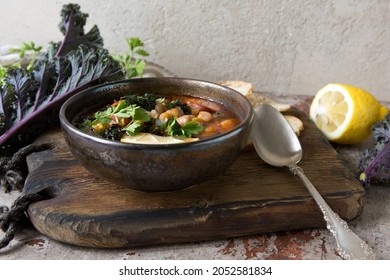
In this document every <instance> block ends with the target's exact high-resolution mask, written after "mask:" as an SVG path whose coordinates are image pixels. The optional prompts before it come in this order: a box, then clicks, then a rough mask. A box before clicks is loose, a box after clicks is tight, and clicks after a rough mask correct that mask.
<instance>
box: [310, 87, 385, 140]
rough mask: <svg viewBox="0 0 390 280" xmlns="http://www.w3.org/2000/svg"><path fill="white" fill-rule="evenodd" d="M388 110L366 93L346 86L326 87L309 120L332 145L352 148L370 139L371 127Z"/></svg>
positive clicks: (311, 110)
mask: <svg viewBox="0 0 390 280" xmlns="http://www.w3.org/2000/svg"><path fill="white" fill-rule="evenodd" d="M387 113H388V109H387V108H386V107H385V106H383V105H381V104H380V103H379V102H378V101H377V100H376V99H375V97H374V96H373V95H371V94H370V93H369V92H367V91H365V90H363V89H360V88H357V87H354V86H351V85H346V84H328V85H326V86H325V87H323V88H322V89H320V90H319V91H318V92H317V94H316V96H315V97H314V99H313V102H312V104H311V106H310V119H311V120H312V121H313V122H314V123H315V124H316V126H317V127H318V128H319V129H320V130H321V131H322V132H323V133H324V134H325V136H326V137H327V138H328V139H329V140H330V141H332V142H335V143H339V144H355V143H359V142H361V141H363V140H365V139H367V138H368V137H369V136H370V135H371V127H372V125H373V124H375V123H376V122H378V121H380V120H382V119H383V118H384V117H385V116H386V114H387Z"/></svg>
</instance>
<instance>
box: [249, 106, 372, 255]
mask: <svg viewBox="0 0 390 280" xmlns="http://www.w3.org/2000/svg"><path fill="white" fill-rule="evenodd" d="M254 113H255V114H254V120H253V126H252V132H251V133H252V142H253V145H254V147H255V149H256V152H257V153H258V154H259V156H260V157H261V158H262V159H263V160H264V161H265V162H266V163H268V164H270V165H273V166H278V167H282V166H286V167H288V168H289V169H290V171H291V172H292V173H293V174H294V175H297V176H298V177H299V178H300V179H301V180H302V182H303V183H304V185H305V187H306V188H307V190H308V191H309V192H310V194H311V195H312V197H313V199H314V201H315V202H316V203H317V205H318V206H319V208H320V210H321V212H322V214H323V216H324V220H325V222H326V225H327V228H328V230H329V231H330V232H331V233H332V234H333V236H334V237H335V239H336V243H337V250H338V253H339V254H340V256H341V257H342V258H344V259H375V258H376V257H375V254H374V252H373V251H372V249H371V248H370V247H369V246H368V245H367V244H366V243H365V242H364V241H362V240H361V239H360V238H359V237H358V236H357V235H356V234H355V233H353V232H352V231H351V229H350V228H349V227H348V224H347V223H346V222H345V221H344V220H342V219H341V218H340V217H339V216H338V215H337V214H336V213H335V212H333V210H332V209H331V208H330V207H329V205H328V204H327V203H326V201H325V200H324V199H323V197H322V196H321V195H320V193H319V192H318V191H317V190H316V188H315V187H314V186H313V184H312V183H311V182H310V180H309V179H308V178H307V177H306V175H305V174H304V172H303V169H302V168H300V167H299V166H298V165H297V164H298V162H300V161H301V159H302V147H301V144H300V142H299V139H298V137H297V135H296V134H295V132H294V131H293V129H292V128H291V126H290V125H289V123H288V122H287V121H286V120H285V118H284V117H283V115H282V114H281V113H280V112H279V111H278V110H276V109H275V108H274V107H272V106H270V105H266V104H262V105H260V106H258V107H256V108H255V110H254Z"/></svg>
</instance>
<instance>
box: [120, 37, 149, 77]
mask: <svg viewBox="0 0 390 280" xmlns="http://www.w3.org/2000/svg"><path fill="white" fill-rule="evenodd" d="M126 42H127V45H128V46H129V49H130V52H129V53H128V54H124V55H120V54H115V55H113V59H114V60H116V61H118V62H119V63H120V64H121V65H122V67H123V69H124V70H125V72H126V77H127V78H128V79H131V78H133V77H142V74H143V72H144V68H145V61H144V60H143V59H141V58H139V57H135V56H136V55H138V56H141V57H145V56H149V53H148V52H147V51H145V50H144V49H143V46H144V43H143V42H142V41H141V40H140V39H139V38H138V37H131V38H127V39H126Z"/></svg>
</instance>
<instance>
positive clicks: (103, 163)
mask: <svg viewBox="0 0 390 280" xmlns="http://www.w3.org/2000/svg"><path fill="white" fill-rule="evenodd" d="M144 93H152V94H155V95H163V96H170V95H190V96H194V97H201V98H206V99H209V100H212V101H216V102H219V103H222V104H224V105H226V106H227V107H229V108H231V109H233V110H234V111H235V112H236V113H237V114H238V115H239V117H240V118H241V123H240V124H239V125H238V126H237V127H236V128H235V129H234V130H232V131H229V132H227V133H224V134H221V135H218V136H216V137H214V138H210V139H206V140H200V141H197V142H191V143H183V144H166V145H145V144H127V143H121V142H119V141H113V140H106V139H102V138H99V137H95V136H91V135H89V134H86V133H83V132H82V131H81V130H79V129H78V128H76V126H75V122H76V120H79V119H80V116H81V115H86V114H88V113H91V112H94V111H96V110H99V109H101V108H103V107H104V106H106V105H107V104H110V103H112V102H113V101H114V100H118V99H119V98H120V97H121V96H124V95H129V94H144ZM252 119H253V109H252V106H251V104H250V103H249V102H248V100H247V99H246V98H245V97H244V96H242V95H241V94H240V93H238V92H236V91H235V90H233V89H230V88H227V87H223V86H220V85H217V84H213V83H210V82H205V81H200V80H191V79H183V78H142V79H132V80H126V81H119V82H114V83H108V84H103V85H100V86H97V87H93V88H90V89H87V90H84V91H82V92H80V93H78V94H76V95H75V96H73V97H71V98H70V99H69V100H68V101H66V102H65V103H64V105H63V106H62V108H61V111H60V121H61V126H62V129H63V131H64V136H65V139H66V142H67V144H68V145H69V148H70V150H71V152H72V153H73V155H74V156H75V158H76V159H77V160H78V161H79V162H80V164H81V165H82V166H84V167H85V168H86V169H87V170H89V171H90V172H91V173H93V174H95V175H96V176H98V177H100V178H102V179H103V180H106V181H110V182H113V183H115V184H118V185H122V186H126V187H129V188H132V189H135V190H140V191H173V190H180V189H184V188H187V187H190V186H194V185H196V184H199V183H201V182H203V181H206V180H208V179H210V178H212V177H214V176H217V175H221V174H222V173H223V172H224V171H225V170H226V169H227V168H228V167H229V166H231V165H232V163H233V162H234V161H235V160H236V158H237V157H238V155H239V154H240V151H241V150H242V148H243V147H244V146H245V144H246V143H247V140H248V137H249V134H250V130H251V125H252Z"/></svg>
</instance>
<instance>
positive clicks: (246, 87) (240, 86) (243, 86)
mask: <svg viewBox="0 0 390 280" xmlns="http://www.w3.org/2000/svg"><path fill="white" fill-rule="evenodd" d="M218 84H220V85H222V86H225V87H230V88H232V89H234V90H236V91H238V92H239V93H241V94H242V95H244V96H247V97H248V96H249V95H251V94H252V93H253V86H252V84H251V83H248V82H244V81H221V82H219V83H218Z"/></svg>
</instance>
